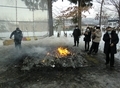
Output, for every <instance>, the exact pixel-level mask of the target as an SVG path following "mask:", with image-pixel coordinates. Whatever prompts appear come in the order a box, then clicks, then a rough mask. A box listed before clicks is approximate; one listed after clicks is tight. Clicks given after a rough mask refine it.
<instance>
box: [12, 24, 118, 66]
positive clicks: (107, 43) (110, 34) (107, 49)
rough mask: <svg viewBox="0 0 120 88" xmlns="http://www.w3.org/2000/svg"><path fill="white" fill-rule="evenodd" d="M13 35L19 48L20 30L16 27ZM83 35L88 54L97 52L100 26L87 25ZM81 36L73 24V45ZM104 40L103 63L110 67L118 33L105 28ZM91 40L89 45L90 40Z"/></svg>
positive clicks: (75, 44) (115, 51)
mask: <svg viewBox="0 0 120 88" xmlns="http://www.w3.org/2000/svg"><path fill="white" fill-rule="evenodd" d="M13 35H14V43H15V47H16V48H21V41H22V38H23V34H22V31H21V30H20V29H19V28H18V27H17V28H16V30H14V31H13V32H12V33H11V35H10V38H12V36H13ZM83 35H84V38H83V40H84V42H85V51H87V52H88V53H87V54H88V55H90V54H97V53H98V49H99V44H100V41H101V38H102V32H101V30H100V27H98V26H96V27H94V28H90V27H87V28H86V30H85V32H84V33H83ZM80 36H81V31H80V29H79V27H78V26H75V29H74V30H73V38H74V46H77V47H78V46H79V38H80ZM102 40H103V41H104V53H105V55H106V62H105V65H108V64H110V67H114V59H115V57H114V54H116V53H117V43H118V42H119V37H118V34H117V33H116V31H115V30H113V28H111V27H107V28H106V32H105V34H104V35H103V39H102ZM91 41H92V44H91V47H90V42H91Z"/></svg>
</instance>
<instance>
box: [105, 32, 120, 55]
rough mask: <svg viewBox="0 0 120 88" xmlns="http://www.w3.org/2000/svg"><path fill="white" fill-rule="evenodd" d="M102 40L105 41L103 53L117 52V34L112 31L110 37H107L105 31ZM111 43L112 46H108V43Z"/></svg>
mask: <svg viewBox="0 0 120 88" xmlns="http://www.w3.org/2000/svg"><path fill="white" fill-rule="evenodd" d="M103 41H104V42H105V43H104V53H105V54H106V53H108V52H110V53H113V54H115V53H117V47H116V45H117V43H118V42H119V38H118V35H117V33H116V32H115V31H112V32H111V39H110V37H109V34H108V33H107V32H106V33H105V34H104V36H103ZM111 43H113V44H114V46H112V47H110V44H111Z"/></svg>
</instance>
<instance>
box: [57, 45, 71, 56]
mask: <svg viewBox="0 0 120 88" xmlns="http://www.w3.org/2000/svg"><path fill="white" fill-rule="evenodd" d="M57 50H58V52H59V54H60V55H61V56H67V55H68V54H70V52H69V51H68V50H67V48H62V47H59V48H58V49H57Z"/></svg>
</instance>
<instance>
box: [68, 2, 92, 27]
mask: <svg viewBox="0 0 120 88" xmlns="http://www.w3.org/2000/svg"><path fill="white" fill-rule="evenodd" d="M68 1H70V2H71V3H74V4H78V10H77V11H78V26H79V28H80V29H81V23H82V11H83V7H91V6H92V5H93V4H92V2H91V1H92V0H68Z"/></svg>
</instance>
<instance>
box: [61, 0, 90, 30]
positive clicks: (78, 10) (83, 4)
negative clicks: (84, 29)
mask: <svg viewBox="0 0 120 88" xmlns="http://www.w3.org/2000/svg"><path fill="white" fill-rule="evenodd" d="M68 1H70V2H71V3H74V4H78V6H73V7H68V8H67V9H66V10H64V11H62V13H63V15H62V17H66V18H68V17H73V19H72V21H73V22H75V23H76V22H78V26H79V28H80V29H81V20H82V16H83V15H82V12H83V11H88V10H89V8H91V7H92V2H91V1H92V0H68Z"/></svg>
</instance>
